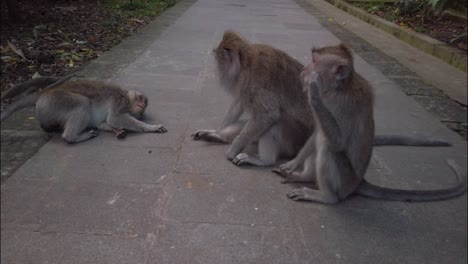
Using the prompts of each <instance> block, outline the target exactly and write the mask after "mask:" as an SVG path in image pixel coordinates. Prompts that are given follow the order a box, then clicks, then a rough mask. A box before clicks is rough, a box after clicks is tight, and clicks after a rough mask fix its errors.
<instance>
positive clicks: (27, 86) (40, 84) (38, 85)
mask: <svg viewBox="0 0 468 264" xmlns="http://www.w3.org/2000/svg"><path fill="white" fill-rule="evenodd" d="M73 76H74V74H70V75H65V76H63V77H45V76H44V77H38V78H34V79H32V80H29V81H26V82H22V83H20V84H17V85H15V86H12V87H11V88H9V89H8V90H6V91H5V92H3V93H2V97H1V99H2V100H4V99H8V98H12V97H15V96H17V95H20V94H24V95H28V94H30V93H34V92H37V91H39V90H47V89H50V88H53V87H56V86H58V85H60V84H62V83H64V82H66V81H68V80H69V79H70V78H71V77H73Z"/></svg>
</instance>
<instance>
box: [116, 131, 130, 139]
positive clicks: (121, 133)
mask: <svg viewBox="0 0 468 264" xmlns="http://www.w3.org/2000/svg"><path fill="white" fill-rule="evenodd" d="M115 136H116V137H117V138H118V139H122V138H125V137H126V136H127V131H125V130H124V129H119V130H117V131H116V132H115Z"/></svg>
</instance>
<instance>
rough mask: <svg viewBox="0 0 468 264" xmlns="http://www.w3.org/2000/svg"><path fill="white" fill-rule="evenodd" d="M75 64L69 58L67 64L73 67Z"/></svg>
mask: <svg viewBox="0 0 468 264" xmlns="http://www.w3.org/2000/svg"><path fill="white" fill-rule="evenodd" d="M74 65H75V63H74V62H73V60H72V59H70V63H69V64H68V66H69V67H73V66H74Z"/></svg>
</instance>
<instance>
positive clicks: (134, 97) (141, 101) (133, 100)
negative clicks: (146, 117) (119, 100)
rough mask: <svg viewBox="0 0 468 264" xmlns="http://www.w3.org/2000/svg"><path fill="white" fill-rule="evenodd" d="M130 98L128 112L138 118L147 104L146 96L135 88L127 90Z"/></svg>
mask: <svg viewBox="0 0 468 264" xmlns="http://www.w3.org/2000/svg"><path fill="white" fill-rule="evenodd" d="M128 98H129V99H130V109H129V110H130V114H131V115H133V116H134V117H136V118H138V119H140V118H141V116H142V115H143V113H144V112H145V110H146V106H148V98H147V97H146V96H145V95H144V94H143V93H141V92H139V91H137V90H131V91H128Z"/></svg>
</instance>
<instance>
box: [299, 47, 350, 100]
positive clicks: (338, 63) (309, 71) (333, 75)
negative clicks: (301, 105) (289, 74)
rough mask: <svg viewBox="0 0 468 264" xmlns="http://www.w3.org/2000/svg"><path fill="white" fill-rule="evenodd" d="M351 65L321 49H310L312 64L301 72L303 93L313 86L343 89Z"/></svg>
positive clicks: (342, 58)
mask: <svg viewBox="0 0 468 264" xmlns="http://www.w3.org/2000/svg"><path fill="white" fill-rule="evenodd" d="M352 72H353V64H352V61H350V60H349V59H348V58H347V57H342V56H340V55H338V54H336V53H333V52H330V53H328V52H323V48H322V49H318V50H317V49H315V48H314V49H312V62H311V63H310V64H309V65H307V66H306V67H305V68H304V69H303V70H302V72H301V80H302V84H303V87H304V91H307V90H308V88H309V87H310V86H311V85H312V84H314V86H317V87H318V88H320V89H322V90H323V91H326V90H327V89H337V88H339V87H344V86H343V83H344V82H347V81H349V80H350V77H352Z"/></svg>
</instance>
